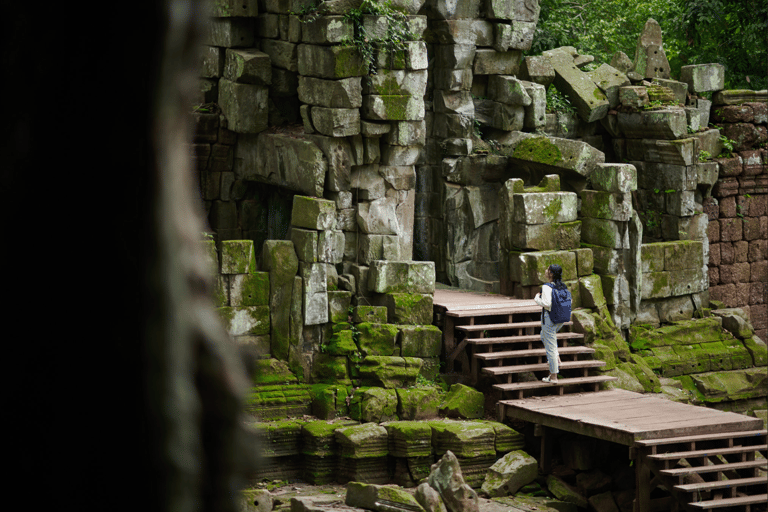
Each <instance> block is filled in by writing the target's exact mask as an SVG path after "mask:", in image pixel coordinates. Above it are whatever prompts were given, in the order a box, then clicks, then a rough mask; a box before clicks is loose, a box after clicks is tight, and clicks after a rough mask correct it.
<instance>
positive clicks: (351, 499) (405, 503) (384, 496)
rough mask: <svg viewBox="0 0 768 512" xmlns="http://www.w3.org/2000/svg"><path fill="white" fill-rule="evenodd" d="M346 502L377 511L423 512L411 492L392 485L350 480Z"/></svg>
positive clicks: (349, 504) (352, 505) (351, 505)
mask: <svg viewBox="0 0 768 512" xmlns="http://www.w3.org/2000/svg"><path fill="white" fill-rule="evenodd" d="M344 503H345V504H346V505H348V506H350V507H358V508H363V509H367V510H375V511H377V512H423V511H424V509H423V508H422V507H421V505H419V502H418V501H416V498H414V497H413V496H412V495H411V494H409V493H408V492H406V491H405V490H403V489H399V488H397V487H391V486H383V485H375V484H364V483H361V482H349V484H347V497H346V500H345V501H344Z"/></svg>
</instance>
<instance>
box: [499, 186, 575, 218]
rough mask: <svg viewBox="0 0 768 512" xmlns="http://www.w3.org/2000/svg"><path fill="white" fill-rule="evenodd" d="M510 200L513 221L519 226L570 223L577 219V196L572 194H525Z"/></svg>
mask: <svg viewBox="0 0 768 512" xmlns="http://www.w3.org/2000/svg"><path fill="white" fill-rule="evenodd" d="M512 199H513V202H512V206H513V213H514V220H515V222H518V223H521V224H552V223H560V222H571V221H574V220H576V217H577V195H576V194H575V193H573V192H544V193H536V192H527V193H523V194H515V195H513V198H512Z"/></svg>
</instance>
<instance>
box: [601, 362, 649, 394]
mask: <svg viewBox="0 0 768 512" xmlns="http://www.w3.org/2000/svg"><path fill="white" fill-rule="evenodd" d="M605 375H610V376H611V377H616V379H617V380H615V381H611V382H606V383H605V384H604V385H601V388H603V389H626V390H627V391H634V392H635V393H644V392H645V388H644V387H643V384H642V383H641V382H640V381H639V380H638V378H637V375H635V371H634V370H633V369H632V364H631V363H619V364H618V365H616V368H614V369H613V370H610V371H607V372H605Z"/></svg>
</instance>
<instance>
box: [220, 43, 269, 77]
mask: <svg viewBox="0 0 768 512" xmlns="http://www.w3.org/2000/svg"><path fill="white" fill-rule="evenodd" d="M224 78H226V79H228V80H231V81H233V82H239V83H244V84H256V85H269V84H271V83H272V63H271V62H270V60H269V55H267V54H266V53H264V52H260V51H258V50H254V49H242V50H236V49H231V48H228V49H227V50H226V61H225V64H224Z"/></svg>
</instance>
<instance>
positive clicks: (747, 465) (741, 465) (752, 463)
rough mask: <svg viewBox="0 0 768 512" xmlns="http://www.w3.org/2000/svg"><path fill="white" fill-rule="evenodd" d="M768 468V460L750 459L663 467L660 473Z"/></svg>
mask: <svg viewBox="0 0 768 512" xmlns="http://www.w3.org/2000/svg"><path fill="white" fill-rule="evenodd" d="M751 468H761V469H765V468H768V461H766V460H765V459H762V460H748V461H746V462H729V463H727V464H715V465H714V466H694V467H690V468H675V469H661V470H659V474H661V475H665V476H684V475H693V474H701V473H719V472H721V471H735V470H737V469H751Z"/></svg>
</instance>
